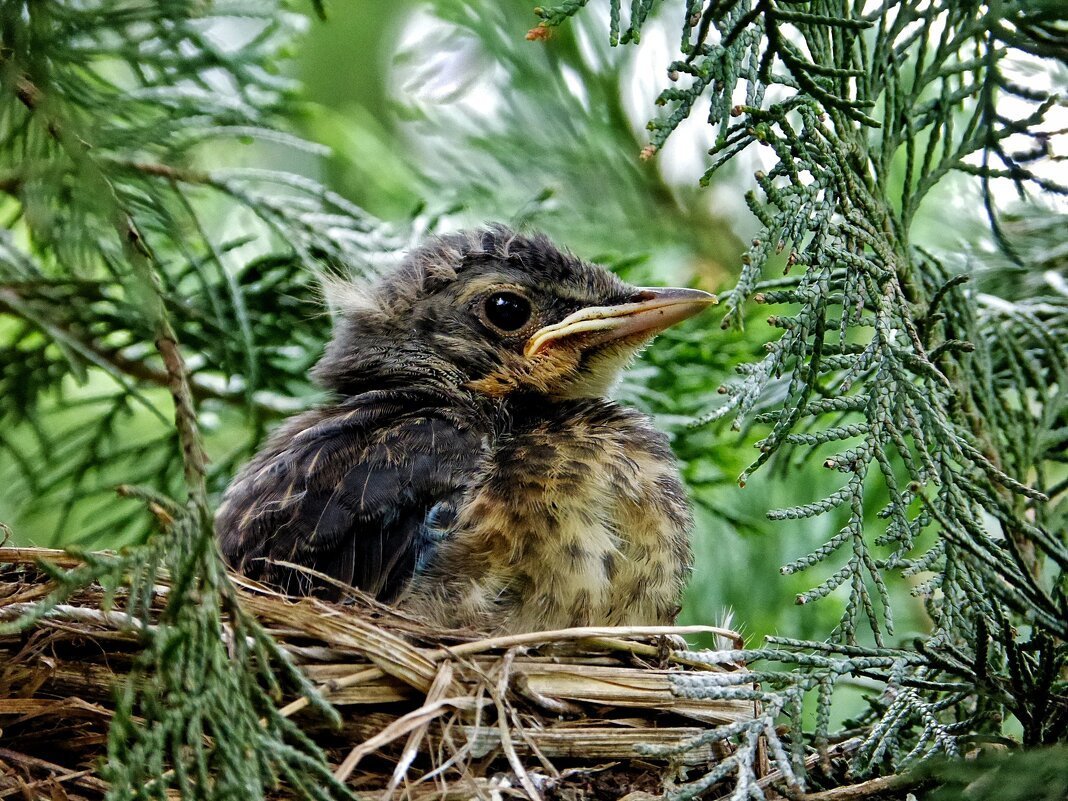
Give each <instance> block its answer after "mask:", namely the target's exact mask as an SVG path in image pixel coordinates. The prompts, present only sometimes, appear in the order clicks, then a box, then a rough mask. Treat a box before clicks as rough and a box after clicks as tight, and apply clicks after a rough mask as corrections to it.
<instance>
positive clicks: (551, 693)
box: [0, 548, 759, 801]
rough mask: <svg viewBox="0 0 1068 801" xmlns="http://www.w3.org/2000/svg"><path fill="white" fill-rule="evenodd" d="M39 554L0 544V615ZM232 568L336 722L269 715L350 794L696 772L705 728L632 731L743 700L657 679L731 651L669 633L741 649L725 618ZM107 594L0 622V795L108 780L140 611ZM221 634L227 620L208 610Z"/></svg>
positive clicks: (703, 721) (35, 584)
mask: <svg viewBox="0 0 1068 801" xmlns="http://www.w3.org/2000/svg"><path fill="white" fill-rule="evenodd" d="M38 560H47V561H50V562H52V563H54V564H57V565H66V566H70V565H71V564H72V563H73V562H74V560H73V559H72V557H70V556H69V555H67V554H64V553H63V552H60V551H50V550H45V549H25V548H22V549H19V548H0V622H4V621H9V620H12V619H14V618H17V617H18V616H20V615H23V614H24V613H25V612H26V611H27V610H28V609H29V608H30V607H31V605H32V604H33V603H34V602H35V601H37V600H39V599H41V598H42V597H44V596H45V595H47V594H48V593H49V592H50V591H51V590H52V589H53V587H52V586H51V583H50V581H49V579H48V578H47V575H46V574H45V573H44V572H42V571H41V570H39V569H38V568H37V567H36V563H37V561H38ZM235 580H236V581H237V582H238V583H239V589H240V597H241V600H242V603H243V605H244V606H245V608H246V609H247V610H248V611H249V613H250V614H252V615H253V616H254V617H255V618H256V619H257V620H258V621H259V622H260V623H261V625H263V626H264V627H265V628H266V629H267V630H268V631H269V632H270V633H271V634H272V635H273V636H274V637H275V638H276V640H277V641H278V642H279V643H280V644H281V645H282V647H283V648H284V650H285V651H286V652H288V654H289V655H290V656H291V657H292V659H293V660H294V662H295V663H296V664H297V665H299V667H300V669H301V670H302V671H303V672H304V673H305V675H306V676H308V678H310V679H311V680H312V682H313V683H314V684H315V685H316V686H317V687H318V688H319V690H320V691H321V693H322V694H323V695H324V696H325V697H326V698H327V699H328V700H329V701H330V702H331V703H333V704H334V705H335V706H336V707H337V708H338V709H339V710H340V712H341V715H342V721H343V722H342V725H341V727H340V728H335V727H331V726H330V725H329V724H328V723H327V722H325V721H323V720H322V718H321V716H319V715H318V714H317V713H316V712H315V711H314V709H313V708H311V707H310V706H309V704H308V702H307V700H306V699H304V698H302V697H298V698H286V699H282V701H281V702H280V706H281V710H282V714H284V715H286V716H290V717H292V719H293V720H294V721H295V722H297V723H299V725H300V727H301V729H302V731H303V732H304V733H305V734H307V735H308V736H309V737H311V738H312V739H313V740H314V741H315V742H316V743H317V744H318V745H319V746H320V747H321V748H323V750H324V751H325V752H326V754H327V755H328V757H329V759H330V762H331V764H332V765H333V766H335V767H334V771H335V776H336V777H338V778H339V779H341V780H343V781H344V782H346V783H347V784H348V785H349V786H350V787H352V788H353V789H354V790H355V791H356V792H357V793H358V794H359V795H360V797H366V798H368V799H371V798H376V799H377V798H390V797H396V798H412V799H423V798H479V797H482V798H490V797H494V798H496V797H512V796H519V797H524V796H525V797H530V798H544V799H551V798H582V797H585V798H616V797H621V796H623V795H625V794H627V793H634V792H636V791H637V792H639V793H640V792H642V791H647V792H650V793H657V794H659V793H661V792H663V791H664V790H665V789H668V788H669V787H670V786H671V783H672V782H673V781H676V780H682V779H683V778H684V777H685V776H686V775H687V774H688V773H689V774H692V773H705V772H707V771H708V770H709V768H710V767H711V766H713V765H714V764H715V763H716V762H717V761H719V760H721V759H723V758H724V757H726V756H728V751H727V750H726V749H729V748H730V747H731V746H730V745H727V744H725V743H723V742H713V743H704V744H701V745H696V746H695V747H692V748H690V749H688V750H682V751H681V753H679V754H677V755H676V756H673V757H671V758H670V760H668V759H665V758H659V759H658V758H654V757H650V756H648V754H649V751H650V749H649V746H660V747H662V748H661V749H660V750H668V749H671V750H674V751H679V750H680V749H679V748H678V746H683V745H686V744H687V743H690V742H691V741H695V740H697V739H698V738H699V736H700V735H701V734H703V733H704V732H707V731H708V730H709V729H711V728H714V727H716V726H720V725H723V724H730V723H735V722H738V721H743V720H748V719H752V718H753V717H754V716H755V713H758V712H759V710H758V709H757V708H755V706H754V703H753V702H752V701H731V700H707V699H694V698H685V697H680V696H679V695H677V694H676V693H675V692H674V691H673V686H674V685H673V681H672V679H673V677H675V676H677V675H679V673H680V672H694V671H719V672H725V671H736V670H739V669H741V668H742V667H743V666H741V665H738V664H735V663H730V662H727V663H725V664H710V663H707V662H705V661H696V660H694V659H688V658H686V657H685V656H682V655H680V654H677V653H673V652H672V650H671V648H670V647H669V646H670V644H671V642H672V641H673V640H676V639H677V638H678V637H680V636H682V635H694V634H703V635H713V636H714V637H716V638H717V639H718V641H719V642H720V643H721V644H722V646H723V647H724V648H740V647H741V642H740V637H739V635H738V634H736V633H735V632H733V631H729V630H727V629H722V628H716V627H712V626H685V627H625V628H620V627H615V628H575V629H564V630H560V631H550V632H537V633H530V634H518V635H508V636H499V637H490V638H485V637H481V636H479V635H478V634H476V633H473V632H465V631H441V630H435V629H431V628H428V627H426V626H425V625H423V624H422V623H421V622H419V621H418V620H414V619H412V618H410V617H407V616H405V615H403V614H402V613H400V612H398V611H396V610H394V609H391V608H389V607H385V606H382V605H381V604H377V603H375V602H374V601H373V600H370V599H367V598H366V597H363V596H361V595H359V594H355V593H351V594H350V597H348V598H347V599H346V601H345V602H344V603H337V604H335V603H325V602H323V601H319V600H315V599H308V598H304V599H293V598H287V597H284V596H282V595H279V594H277V593H274V592H272V591H270V590H267V589H265V588H264V587H262V586H259V585H256V584H253V583H250V582H247V581H244V580H242V579H239V578H235ZM168 591H169V585H168V583H167V581H166V580H162V581H161V582H160V583H159V584H158V585H157V586H156V587H155V590H154V592H155V599H154V606H155V607H162V604H163V601H164V599H165V598H166V595H167V593H168ZM122 605H123V599H122V597H121V595H120V596H119V597H118V598H116V599H115V600H114V601H113V602H111V603H107V602H106V601H105V596H104V593H103V592H102V590H101V588H99V587H88V588H86V589H84V590H82V591H80V592H78V593H76V594H75V595H73V596H72V597H71V598H69V599H68V600H67V601H66V603H64V604H61V605H59V606H56V607H55V608H54V609H52V610H51V612H50V613H49V614H48V615H47V616H46V617H44V618H43V619H41V620H40V621H39V622H38V623H37V624H36V625H35V626H34V627H33V628H31V629H30V630H28V631H23V632H21V633H18V634H12V635H8V636H3V637H0V799H5V798H18V799H23V798H27V799H28V798H46V797H47V798H52V799H61V798H68V799H72V800H73V801H78V799H95V798H101V797H103V796H104V795H105V794H106V793H107V791H108V785H107V783H106V781H104V780H103V779H102V778H101V776H100V768H101V765H102V761H103V759H104V758H105V756H106V746H107V733H108V726H109V723H110V721H111V719H112V716H113V714H114V711H115V700H114V699H115V698H116V689H117V688H118V687H119V686H120V685H121V683H122V682H124V681H127V680H129V676H128V674H129V670H130V667H131V665H132V663H133V659H134V656H135V654H136V653H137V650H138V647H139V642H140V640H141V636H142V634H143V633H144V632H143V631H142V630H141V629H142V627H143V626H144V625H146V624H144V623H141V622H140V621H137V620H134V619H132V618H130V617H129V616H127V615H126V614H124V613H123V611H122ZM157 611H158V609H157ZM148 625H152V623H151V622H150V623H149V624H148ZM220 636H221V637H222V638H224V639H226V638H227V637H228V636H229V632H228V631H227V630H226V628H225V627H224V629H223V630H222V631H221V632H220ZM706 739H707V738H706ZM663 747H667V748H663ZM665 782H666V783H667V785H666V786H665ZM279 795H280V797H282V796H284V795H285V793H284V791H279Z"/></svg>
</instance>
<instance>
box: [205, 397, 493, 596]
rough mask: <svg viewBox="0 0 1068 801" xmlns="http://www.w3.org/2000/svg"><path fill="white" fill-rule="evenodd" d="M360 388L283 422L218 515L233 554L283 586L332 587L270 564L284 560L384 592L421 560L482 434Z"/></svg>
mask: <svg viewBox="0 0 1068 801" xmlns="http://www.w3.org/2000/svg"><path fill="white" fill-rule="evenodd" d="M368 395H369V397H362V396H361V397H359V398H355V399H352V400H350V401H348V402H347V403H346V404H345V405H344V406H342V407H338V408H335V409H330V410H323V411H318V412H312V413H309V414H307V415H302V416H300V417H298V418H296V419H294V420H293V421H291V422H290V423H288V424H286V425H285V426H283V427H282V429H281V430H279V432H278V433H276V434H275V435H274V436H273V437H272V438H271V441H270V442H269V443H268V445H267V447H266V448H265V449H264V450H263V451H262V452H261V453H260V454H259V455H258V456H257V457H256V459H254V460H253V461H252V462H251V463H250V464H249V465H248V467H246V468H245V469H244V471H242V473H241V474H240V475H239V476H238V477H237V478H236V479H235V481H234V482H233V484H232V485H231V487H230V489H229V490H228V491H227V493H226V496H225V498H224V502H223V505H222V506H221V507H220V509H219V513H218V514H217V515H216V520H215V526H216V532H217V534H218V536H219V540H220V544H221V547H222V550H223V554H224V556H225V557H226V559H227V561H228V562H230V564H231V565H233V566H234V567H235V568H237V569H238V570H240V571H241V572H242V573H245V574H246V575H249V576H251V577H254V578H257V579H261V580H263V581H266V582H268V583H270V584H274V585H277V586H281V587H282V588H284V589H286V590H287V591H289V592H299V593H307V592H316V593H317V594H326V595H331V594H333V593H331V592H330V590H329V587H328V586H327V585H326V584H325V583H322V582H316V581H315V580H314V579H313V578H312V577H311V576H310V575H309V574H307V573H302V572H300V571H296V570H293V569H291V568H286V567H284V566H281V565H278V564H272V561H274V562H277V561H285V562H292V563H295V564H298V565H302V566H305V567H308V568H311V569H312V570H315V571H318V572H320V573H323V574H325V575H327V576H329V577H331V578H333V579H336V580H338V581H341V582H344V583H346V584H351V585H353V586H356V587H359V588H360V589H362V590H364V591H365V592H368V593H370V594H372V595H375V596H377V597H378V598H380V599H382V600H385V601H389V600H392V599H393V598H394V597H395V596H396V595H397V594H398V593H399V592H400V591H401V590H402V589H403V587H404V583H405V582H406V581H407V579H408V578H409V577H410V576H411V575H412V573H413V571H414V570H415V569H416V568H417V567H418V565H419V564H421V563H424V562H425V561H426V560H427V558H428V553H429V552H430V551H432V550H433V548H434V546H435V545H436V542H437V540H438V538H440V536H441V533H440V531H439V530H438V528H439V520H438V519H439V518H441V516H442V515H441V509H442V508H447V507H450V506H451V505H453V504H455V503H456V502H457V501H458V500H459V496H460V495H461V494H462V492H463V489H464V487H465V485H466V483H467V481H468V480H469V478H470V477H471V475H472V474H473V473H474V472H475V470H476V468H477V465H478V462H479V460H480V458H481V451H482V446H481V443H482V436H481V434H480V433H479V432H478V431H476V430H475V429H474V428H473V427H472V426H471V420H470V419H469V418H468V419H467V420H463V419H457V415H455V414H454V413H446V412H445V410H431V411H427V410H425V409H424V410H422V411H408V412H405V411H404V407H405V406H407V404H405V403H398V402H397V400H396V398H383V397H374V396H375V395H377V393H368ZM409 408H410V406H409Z"/></svg>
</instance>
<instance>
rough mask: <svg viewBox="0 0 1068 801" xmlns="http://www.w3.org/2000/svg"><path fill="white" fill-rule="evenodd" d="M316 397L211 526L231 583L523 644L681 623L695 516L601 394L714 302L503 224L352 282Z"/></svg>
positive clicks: (453, 238)
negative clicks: (639, 282)
mask: <svg viewBox="0 0 1068 801" xmlns="http://www.w3.org/2000/svg"><path fill="white" fill-rule="evenodd" d="M335 300H336V302H337V305H338V307H339V309H340V312H341V313H340V318H339V322H338V323H337V325H336V329H335V332H334V337H333V340H332V342H331V343H330V345H329V346H328V347H327V349H326V353H325V355H324V356H323V357H322V359H321V361H320V362H319V363H318V365H317V366H316V367H315V371H314V375H315V377H316V379H317V380H318V381H319V382H320V383H321V384H323V385H324V386H325V387H326V388H328V389H329V390H331V391H332V392H333V393H334V400H333V401H332V402H330V403H329V404H328V405H326V406H324V407H323V408H320V409H317V410H315V411H311V412H307V413H304V414H301V415H298V416H296V417H294V418H292V419H290V420H289V421H287V422H286V423H285V424H283V425H282V426H281V427H280V428H279V429H278V430H277V431H276V432H275V433H274V435H273V436H272V437H271V438H270V439H269V441H268V442H267V444H266V445H265V446H264V448H263V449H262V450H261V451H260V453H259V454H258V455H257V456H256V457H255V458H254V459H253V460H252V461H251V462H250V463H249V464H248V465H247V466H246V467H245V468H244V469H243V470H242V471H241V472H240V473H239V474H238V476H237V477H236V478H235V479H234V481H233V483H232V484H231V485H230V488H229V489H228V490H227V492H226V494H225V496H224V499H223V503H222V505H221V506H220V508H219V511H218V514H217V516H216V519H215V526H216V531H217V534H218V538H219V542H220V545H221V548H222V551H223V554H224V556H225V558H226V559H227V561H228V562H229V563H230V564H231V565H232V566H233V567H234V568H235V569H236V570H238V571H240V572H242V573H244V574H246V575H248V576H250V577H252V578H255V579H259V580H261V581H264V582H266V583H268V584H272V585H275V586H277V587H279V588H281V589H283V590H285V591H288V592H290V593H296V594H308V593H314V594H318V595H331V594H336V588H334V587H332V586H331V584H329V583H327V582H323V581H322V580H320V579H317V578H316V577H314V576H313V575H311V574H310V573H308V572H306V571H302V570H298V569H295V568H294V567H290V566H287V565H282V564H279V562H287V563H291V564H293V565H297V566H305V567H307V568H311V569H312V570H314V571H315V572H317V573H320V574H325V575H326V576H328V577H330V578H332V579H335V580H336V581H339V582H343V583H345V584H349V585H352V586H355V587H358V588H360V589H362V590H364V591H365V592H367V593H370V594H371V595H374V596H375V597H377V598H378V599H380V600H381V601H383V602H386V603H391V604H394V605H396V606H398V607H400V608H402V609H405V610H408V611H409V612H411V613H414V614H416V615H418V616H420V617H421V618H422V619H424V620H426V621H427V622H429V623H433V624H437V625H440V626H446V627H461V626H462V627H471V628H476V629H481V630H485V631H491V632H499V633H515V632H524V631H535V630H542V629H553V628H563V627H569V626H586V625H662V624H671V623H672V622H674V619H675V616H676V615H677V613H678V610H679V601H680V597H681V593H682V590H683V587H684V585H685V582H686V580H687V576H688V574H689V571H690V562H691V551H690V545H689V530H690V528H691V526H692V516H691V512H690V508H689V504H688V502H687V499H686V493H685V490H684V488H683V485H682V482H681V481H680V478H679V473H678V468H677V465H676V462H675V458H674V456H673V455H672V452H671V449H670V447H669V445H668V441H667V438H666V437H665V436H664V435H663V434H662V433H661V432H659V431H657V430H656V429H655V428H654V427H653V425H652V421H651V420H650V419H649V418H648V417H647V416H646V415H644V414H642V413H640V412H638V411H635V410H634V409H629V408H626V407H623V406H620V405H618V404H616V403H614V402H612V401H611V400H609V399H608V398H607V397H606V395H607V393H608V392H609V390H610V389H611V387H612V385H613V383H614V382H615V381H616V380H617V378H618V375H619V373H620V371H621V370H622V369H623V368H624V367H625V366H626V365H627V364H628V363H629V362H630V361H631V360H632V359H633V358H634V356H635V355H636V354H637V353H638V351H640V350H641V348H642V347H643V346H644V345H645V344H646V343H648V342H649V340H650V339H651V338H652V337H653V336H654V335H655V334H656V333H658V332H660V331H662V330H664V329H665V328H667V327H669V326H671V325H673V324H674V323H677V322H679V321H680V320H684V319H686V318H688V317H691V316H692V315H694V314H697V313H698V312H700V311H701V310H703V309H704V308H705V307H707V306H708V305H709V304H710V303H714V302H715V297H714V296H712V295H710V294H708V293H707V292H701V291H699V290H695V289H661V288H639V287H634V286H630V285H629V284H627V283H625V282H624V281H622V280H620V279H619V278H618V277H616V276H614V275H613V274H612V273H610V272H608V271H607V270H605V269H604V268H602V267H600V266H597V265H594V264H590V263H587V262H585V261H582V260H580V259H578V258H576V257H574V256H572V255H570V254H569V253H566V252H562V251H560V250H558V249H557V248H556V247H554V246H553V244H552V243H551V242H550V241H549V240H548V239H547V238H546V237H545V236H542V235H532V236H526V235H522V234H519V233H516V232H514V231H512V230H510V229H507V228H505V227H503V226H495V227H490V228H486V229H483V230H478V231H473V232H467V233H460V234H454V235H449V236H444V237H440V238H437V239H434V240H432V241H430V242H429V243H427V244H426V245H424V246H423V247H421V248H420V249H418V250H416V251H414V252H413V253H412V254H411V255H410V256H409V257H408V258H407V260H406V261H405V262H404V263H403V264H402V265H401V266H400V267H399V268H398V269H397V270H396V271H394V272H393V273H391V274H389V275H386V276H385V277H384V278H382V279H381V280H379V281H378V282H377V283H375V284H373V285H371V286H369V287H357V286H355V285H351V286H350V285H346V286H344V287H343V288H342V289H341V290H340V292H339V294H338V297H337V298H335Z"/></svg>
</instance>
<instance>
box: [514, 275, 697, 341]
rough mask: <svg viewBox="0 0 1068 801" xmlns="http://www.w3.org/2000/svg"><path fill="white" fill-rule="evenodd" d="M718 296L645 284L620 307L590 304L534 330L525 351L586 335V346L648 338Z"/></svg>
mask: <svg viewBox="0 0 1068 801" xmlns="http://www.w3.org/2000/svg"><path fill="white" fill-rule="evenodd" d="M717 302H718V301H717V299H716V296H715V295H712V294H710V293H708V292H702V291H701V290H700V289H676V288H673V287H644V288H642V289H639V290H638V291H637V293H635V295H634V300H632V301H631V302H629V303H621V304H619V305H618V306H590V307H588V308H585V309H579V310H578V311H577V312H573V313H572V314H569V315H568V316H567V317H565V318H564V319H563V320H561V321H560V322H558V323H553V324H552V325H547V326H545V327H544V328H540V329H538V330H537V331H535V332H534V334H533V335H532V336H531V337H530V339H529V340H527V344H526V347H525V348H524V349H523V352H524V353H525V354H526V355H527V356H528V357H530V356H534V355H536V354H538V353H540V352H541V351H542V350H544V349H545V348H546V347H548V346H549V345H550V344H551V343H553V342H556V341H557V340H560V339H566V338H567V337H572V336H575V335H577V334H583V335H585V336H583V339H582V344H583V346H584V347H589V346H592V345H600V344H603V343H605V342H611V341H612V340H616V339H624V338H627V337H630V336H633V335H635V334H642V335H643V337H642V338H643V339H648V338H649V337H652V336H654V335H656V334H658V333H660V332H661V331H663V330H664V329H665V328H670V327H671V326H673V325H675V323H678V322H680V321H682V320H685V319H687V318H689V317H693V316H694V315H695V314H698V313H699V312H701V311H703V310H704V309H705V308H707V307H708V306H710V305H712V304H713V303H717Z"/></svg>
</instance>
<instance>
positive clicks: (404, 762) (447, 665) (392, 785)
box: [382, 662, 452, 798]
mask: <svg viewBox="0 0 1068 801" xmlns="http://www.w3.org/2000/svg"><path fill="white" fill-rule="evenodd" d="M451 688H452V663H451V662H442V663H441V666H440V667H439V668H438V675H437V676H435V677H434V683H433V684H431V685H430V689H429V690H428V691H427V694H426V703H427V704H433V703H437V702H438V701H440V700H441V699H442V698H444V697H445V694H446V693H447V692H448V691H449V690H450V689H451ZM429 727H430V719H427V720H426V721H425V722H424V723H421V724H420V725H419V726H417V727H415V728H414V729H412V732H411V734H409V735H408V742H406V743H405V744H404V751H402V752H401V757H400V760H399V761H398V762H397V767H396V768H394V770H393V776H392V777H391V778H390V780H389V785H388V786H387V787H386V790H385V792H384V793H382V798H389V797H390V796H392V795H393V791H394V790H396V789H397V787H398V786H399V785H400V783H401V780H402V779H403V778H404V776H405V774H406V773H407V772H408V766H409V765H411V764H412V762H413V761H414V760H415V757H416V755H417V754H418V753H419V745H420V744H421V743H422V742H423V738H424V737H426V732H427V729H428V728H429Z"/></svg>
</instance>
